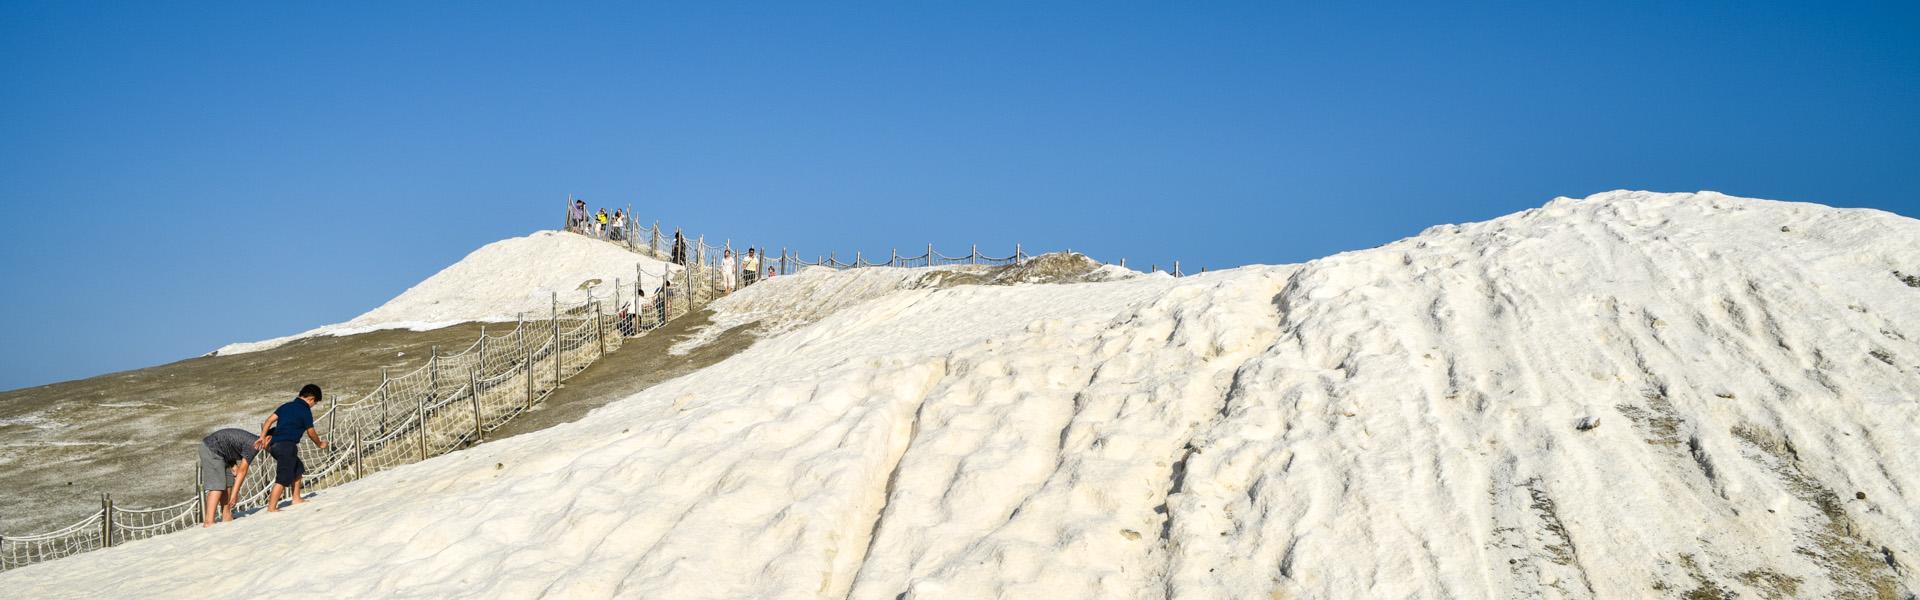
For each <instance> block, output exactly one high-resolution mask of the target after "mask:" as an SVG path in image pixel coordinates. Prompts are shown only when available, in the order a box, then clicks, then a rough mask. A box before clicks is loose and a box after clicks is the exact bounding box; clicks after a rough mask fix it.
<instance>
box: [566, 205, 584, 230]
mask: <svg viewBox="0 0 1920 600" xmlns="http://www.w3.org/2000/svg"><path fill="white" fill-rule="evenodd" d="M586 227H587V201H585V200H574V201H573V206H572V207H569V208H568V209H567V230H568V231H572V232H574V233H580V234H584V233H586V232H587V231H586Z"/></svg>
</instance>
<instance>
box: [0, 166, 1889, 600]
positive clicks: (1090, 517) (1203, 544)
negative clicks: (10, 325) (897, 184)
mask: <svg viewBox="0 0 1920 600" xmlns="http://www.w3.org/2000/svg"><path fill="white" fill-rule="evenodd" d="M1896 271H1898V272H1900V273H1914V272H1920V222H1916V221H1913V220H1910V219H1905V218H1902V217H1898V216H1895V215H1891V214H1887V213H1881V212H1876V211H1860V210H1836V209H1830V208H1826V207H1820V206H1816V205H1807V204H1789V203H1777V202H1766V201H1754V200H1744V199H1736V198H1729V197H1726V196H1721V195H1717V194H1710V193H1701V194H1647V193H1637V192H1616V193H1610V194H1603V195H1599V196H1595V197H1592V198H1588V199H1584V200H1567V199H1562V200H1557V201H1555V202H1554V203H1552V204H1549V205H1548V206H1546V207H1544V208H1541V209H1536V210H1531V211H1526V212H1523V213H1520V214H1516V215H1513V216H1509V217H1505V218H1502V219H1498V220H1495V221H1490V222H1486V223H1477V224H1469V225H1460V226H1443V227H1437V228H1434V229H1431V230H1429V231H1427V232H1425V233H1423V234H1422V235H1420V236H1418V237H1415V238H1409V239H1407V240H1403V241H1400V242H1396V243H1393V244H1388V245H1386V246H1382V247H1379V248H1374V249H1370V250H1365V251H1359V252H1351V253H1346V254H1341V255H1337V256H1333V257H1329V258H1326V259H1322V260H1318V261H1313V262H1310V263H1306V264H1303V265H1294V266H1278V267H1246V268H1241V269H1235V270H1230V271H1222V272H1215V273H1208V274H1206V275H1202V276H1195V277H1185V278H1178V279H1175V278H1169V277H1133V278H1127V279H1124V280H1120V281H1112V282H1104V283H1076V284H1064V285H1012V286H959V287H950V288H944V289H939V288H922V287H915V286H911V285H899V282H898V281H896V282H894V283H886V282H884V281H881V280H880V279H871V280H864V279H863V278H887V277H894V275H889V274H886V273H884V272H882V271H877V270H876V271H856V272H850V273H829V272H817V273H809V274H804V275H798V276H793V277H791V278H789V279H790V280H791V281H789V282H786V283H787V284H788V285H791V286H795V287H791V288H787V289H786V290H785V291H782V290H781V288H779V287H775V286H776V285H778V284H780V283H781V282H780V281H779V280H778V279H776V281H775V282H770V283H769V284H767V287H766V288H765V289H764V290H763V291H762V292H759V293H762V294H766V295H767V296H768V298H771V297H773V296H774V295H786V294H794V293H800V292H799V290H802V289H812V290H817V291H815V292H806V293H807V294H815V293H817V294H822V295H824V296H825V297H822V298H820V301H821V302H822V303H828V302H833V303H835V304H836V305H837V306H836V307H835V308H833V309H831V310H821V311H817V312H809V313H807V314H806V315H804V318H796V319H793V322H794V323H795V324H794V325H792V327H791V330H790V331H787V332H786V333H784V334H779V335H773V336H771V337H765V338H762V340H761V341H760V342H759V343H757V344H756V345H754V346H753V347H752V348H749V349H748V350H746V351H743V352H742V353H740V354H738V355H736V356H734V357H732V358H730V359H728V360H726V361H723V362H721V363H719V364H716V365H714V366H712V367H709V368H707V369H704V370H701V371H699V372H696V373H693V374H690V375H688V376H686V377H683V378H680V379H676V380H673V381H670V382H667V383H664V384H661V385H659V386H657V387H654V388H652V389H649V390H647V391H645V392H642V393H640V394H638V395H636V396H634V397H631V398H629V399H626V400H623V401H620V402H617V403H614V404H611V405H609V406H607V407H605V408H603V409H600V410H599V411H597V412H595V413H593V414H592V415H590V416H589V417H588V418H586V419H584V420H582V421H581V422H578V423H573V424H569V425H564V426H559V427H555V428H552V429H549V430H546V431H542V432H537V433H532V434H528V435H523V436H519V437H515V438H510V439H507V440H503V441H500V442H496V443H491V444H485V445H482V446H479V447H477V448H474V449H471V450H468V451H463V452H460V453H456V454H454V455H450V456H446V457H442V458H437V459H433V460H428V461H425V462H422V463H419V464H415V465H410V466H407V467H403V468H399V469H395V470H393V471H389V472H385V473H382V474H380V475H377V476H374V477H371V478H368V479H365V480H362V481H360V482H356V483H353V484H349V485H346V486H342V487H340V488H336V489H334V490H330V491H329V492H327V493H326V494H324V495H322V496H321V497H320V498H318V499H317V500H316V503H314V504H310V505H307V506H303V507H300V508H297V509H292V510H289V511H287V512H285V513H282V514H279V515H273V516H263V517H258V518H248V519H243V520H242V521H240V522H238V523H235V524H233V525H230V526H222V527H219V528H215V529H213V530H211V531H206V532H201V531H195V532H188V533H182V534H177V535H171V536H162V537H159V538H156V539H152V540H147V541H141V542H134V543H130V544H127V545H125V546H123V547H119V548H114V549H110V550H105V551H100V552H93V553H88V554H84V555H80V556H77V557H74V558H70V559H65V560H61V561H55V562H51V563H45V564H41V565H35V566H32V567H27V568H24V569H20V570H17V571H13V572H8V573H4V574H0V589H6V590H9V591H12V590H23V591H25V592H26V594H27V595H29V596H35V597H43V596H50V597H59V596H69V597H83V596H125V595H135V594H140V595H150V596H151V595H157V596H164V597H186V596H193V597H240V596H251V595H254V594H257V593H258V592H260V591H261V590H265V589H275V590H295V594H296V595H298V594H300V593H306V594H310V595H315V596H320V595H324V596H353V597H371V596H378V597H423V598H424V597H450V596H461V597H532V596H542V595H545V596H550V597H567V598H576V597H584V598H593V597H614V596H626V597H661V598H741V597H765V598H862V599H865V598H878V599H889V598H982V597H1007V598H1159V597H1176V598H1377V597H1396V598H1397V597H1414V598H1448V597H1452V598H1535V597H1559V598H1643V597H1656V598H1657V597H1754V598H1909V597H1912V595H1913V592H1914V590H1915V588H1916V587H1920V579H1917V577H1920V576H1916V574H1915V570H1914V569H1915V566H1914V565H1916V564H1920V556H1916V551H1920V548H1916V543H1917V542H1916V540H1920V498H1916V497H1915V496H1914V494H1915V490H1920V458H1916V457H1920V344H1917V343H1916V339H1920V338H1915V337H1914V336H1915V335H1920V333H1916V332H1920V289H1916V288H1914V287H1910V286H1909V285H1908V284H1907V283H1906V282H1905V281H1904V280H1903V279H1902V278H1901V277H1900V276H1898V275H1896V274H1895V273H1896ZM901 277H905V276H904V275H902V276H901ZM863 281H864V283H863ZM809 286H811V287H809ZM855 288H861V289H871V290H875V292H874V293H872V294H860V297H859V298H857V299H849V300H847V301H845V302H839V301H836V300H833V294H834V291H833V290H835V289H842V290H848V289H855ZM752 291H753V290H749V292H752ZM745 293H746V292H743V294H745ZM738 298H740V299H741V302H740V303H739V306H736V307H734V308H731V309H728V308H725V307H721V305H720V304H718V303H717V304H716V307H717V309H716V310H719V311H721V313H722V314H719V315H717V316H716V322H719V321H720V320H721V319H727V318H733V319H736V320H737V321H738V322H741V323H747V322H751V321H753V320H755V319H765V318H767V315H770V314H773V313H774V312H775V311H777V310H779V307H777V306H773V305H772V304H766V305H758V304H754V303H751V302H747V300H750V299H751V297H750V296H745V295H743V296H739V297H738ZM729 310H738V311H741V313H740V314H737V315H729V314H726V312H727V311H729ZM795 310H811V309H795ZM748 312H754V313H755V315H757V316H754V317H752V318H748V317H744V316H742V315H745V314H746V313H748Z"/></svg>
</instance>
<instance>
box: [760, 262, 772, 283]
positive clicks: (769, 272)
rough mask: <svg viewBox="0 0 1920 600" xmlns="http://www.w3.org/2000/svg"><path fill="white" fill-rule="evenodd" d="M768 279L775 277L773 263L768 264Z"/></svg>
mask: <svg viewBox="0 0 1920 600" xmlns="http://www.w3.org/2000/svg"><path fill="white" fill-rule="evenodd" d="M767 279H773V265H767ZM762 281H765V280H762Z"/></svg>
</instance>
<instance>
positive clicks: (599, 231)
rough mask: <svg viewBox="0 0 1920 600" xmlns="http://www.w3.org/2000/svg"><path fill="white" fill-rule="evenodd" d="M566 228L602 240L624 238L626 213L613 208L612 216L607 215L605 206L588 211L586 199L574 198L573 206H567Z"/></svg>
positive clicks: (625, 233) (625, 234)
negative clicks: (597, 209) (596, 210)
mask: <svg viewBox="0 0 1920 600" xmlns="http://www.w3.org/2000/svg"><path fill="white" fill-rule="evenodd" d="M567 230H568V231H572V232H574V233H578V234H580V235H590V236H593V237H597V238H600V239H603V240H624V239H626V236H627V215H626V213H625V212H623V211H621V210H618V209H615V210H614V211H613V216H611V217H609V216H607V209H605V208H602V209H600V211H599V212H597V213H588V212H587V201H586V200H574V201H573V206H570V207H567Z"/></svg>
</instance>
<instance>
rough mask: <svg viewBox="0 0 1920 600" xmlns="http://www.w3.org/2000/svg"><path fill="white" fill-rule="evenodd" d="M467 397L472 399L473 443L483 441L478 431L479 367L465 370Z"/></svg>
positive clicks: (481, 433)
mask: <svg viewBox="0 0 1920 600" xmlns="http://www.w3.org/2000/svg"><path fill="white" fill-rule="evenodd" d="M467 397H468V398H471V399H473V443H475V444H478V443H480V442H482V441H485V438H483V437H481V436H482V435H484V433H483V432H482V431H481V429H480V367H479V366H478V365H476V366H474V367H472V368H469V369H467Z"/></svg>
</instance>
